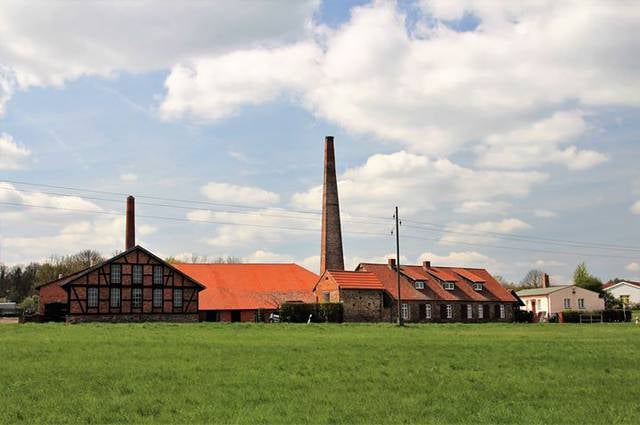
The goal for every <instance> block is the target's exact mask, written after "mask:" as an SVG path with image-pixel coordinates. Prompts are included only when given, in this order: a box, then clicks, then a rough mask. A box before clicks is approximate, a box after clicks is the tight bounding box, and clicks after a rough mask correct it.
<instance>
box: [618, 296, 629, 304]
mask: <svg viewBox="0 0 640 425" xmlns="http://www.w3.org/2000/svg"><path fill="white" fill-rule="evenodd" d="M620 302H621V303H622V304H624V305H629V295H620Z"/></svg>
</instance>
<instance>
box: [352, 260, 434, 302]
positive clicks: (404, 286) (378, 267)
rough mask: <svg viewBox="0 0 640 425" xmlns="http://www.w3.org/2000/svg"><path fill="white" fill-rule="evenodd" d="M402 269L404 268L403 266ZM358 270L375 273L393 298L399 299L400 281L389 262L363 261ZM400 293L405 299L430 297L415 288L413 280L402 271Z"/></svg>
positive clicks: (421, 299) (418, 299) (417, 299)
mask: <svg viewBox="0 0 640 425" xmlns="http://www.w3.org/2000/svg"><path fill="white" fill-rule="evenodd" d="M400 269H401V270H402V267H401V268H400ZM358 270H361V271H367V272H371V273H373V274H375V275H376V278H378V280H379V281H380V282H381V283H382V285H383V287H384V290H385V291H386V292H388V293H389V295H391V296H392V297H393V298H395V299H398V281H397V273H396V271H395V269H394V270H392V269H391V268H389V266H388V265H387V264H370V263H362V264H360V265H359V266H358ZM400 295H401V299H403V300H405V301H412V300H416V301H424V300H427V299H429V297H428V296H427V295H425V294H423V293H422V292H420V291H418V290H417V289H415V288H414V287H413V284H412V283H411V281H410V280H408V279H407V278H406V276H404V275H403V274H402V273H401V274H400Z"/></svg>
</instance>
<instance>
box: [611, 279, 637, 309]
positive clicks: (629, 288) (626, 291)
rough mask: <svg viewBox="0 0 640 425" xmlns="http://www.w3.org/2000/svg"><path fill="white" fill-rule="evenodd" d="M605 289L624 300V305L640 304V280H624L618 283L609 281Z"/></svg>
mask: <svg viewBox="0 0 640 425" xmlns="http://www.w3.org/2000/svg"><path fill="white" fill-rule="evenodd" d="M603 289H604V290H605V291H607V292H608V293H610V294H611V295H613V296H614V298H617V299H619V300H620V301H622V303H623V304H624V305H627V306H628V305H633V304H640V282H631V281H629V280H624V281H622V282H618V283H607V284H606V285H604V287H603Z"/></svg>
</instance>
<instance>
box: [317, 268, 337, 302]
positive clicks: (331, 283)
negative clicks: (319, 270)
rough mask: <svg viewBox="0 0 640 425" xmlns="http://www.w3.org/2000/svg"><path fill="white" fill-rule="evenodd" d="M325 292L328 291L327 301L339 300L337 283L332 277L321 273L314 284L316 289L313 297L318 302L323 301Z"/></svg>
mask: <svg viewBox="0 0 640 425" xmlns="http://www.w3.org/2000/svg"><path fill="white" fill-rule="evenodd" d="M325 292H328V293H329V302H332V303H337V302H340V292H339V291H338V284H337V283H336V281H335V280H334V279H333V278H331V277H330V276H327V275H323V276H321V277H320V280H319V281H318V284H317V285H316V289H315V291H314V295H315V298H316V300H318V302H319V303H323V302H325V301H324V293H325Z"/></svg>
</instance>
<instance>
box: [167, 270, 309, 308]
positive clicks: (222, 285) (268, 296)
mask: <svg viewBox="0 0 640 425" xmlns="http://www.w3.org/2000/svg"><path fill="white" fill-rule="evenodd" d="M173 266H174V267H175V268H177V269H178V270H180V271H181V272H183V273H185V274H186V275H188V276H190V277H191V278H193V279H196V280H197V281H198V282H200V283H202V284H203V285H204V286H205V288H206V289H204V290H203V291H201V292H200V296H199V307H198V308H199V309H200V310H255V309H273V308H277V307H278V305H279V304H281V303H282V302H285V301H303V302H315V296H314V295H313V287H314V285H315V284H316V282H317V281H318V275H317V274H315V273H313V272H310V271H309V270H307V269H305V268H303V267H300V266H298V265H297V264H186V263H183V264H173Z"/></svg>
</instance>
